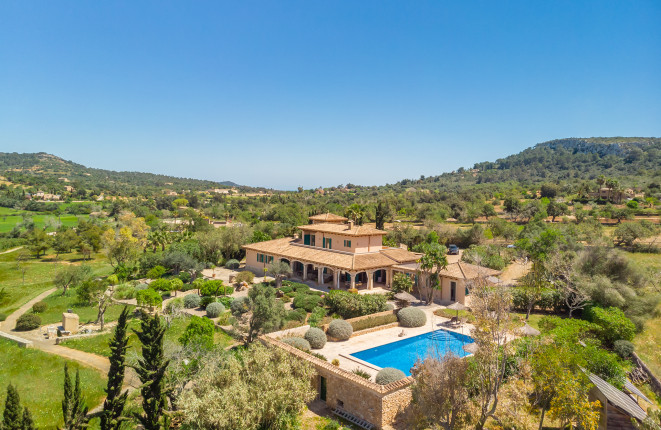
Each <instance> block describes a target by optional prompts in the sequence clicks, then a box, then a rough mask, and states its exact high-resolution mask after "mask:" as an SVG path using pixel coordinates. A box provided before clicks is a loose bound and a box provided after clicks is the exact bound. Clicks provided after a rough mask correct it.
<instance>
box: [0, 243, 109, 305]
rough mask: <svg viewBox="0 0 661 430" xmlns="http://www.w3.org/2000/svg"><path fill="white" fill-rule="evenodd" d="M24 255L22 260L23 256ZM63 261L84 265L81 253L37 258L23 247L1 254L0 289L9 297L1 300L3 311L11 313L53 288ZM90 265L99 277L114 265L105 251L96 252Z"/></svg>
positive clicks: (89, 262)
mask: <svg viewBox="0 0 661 430" xmlns="http://www.w3.org/2000/svg"><path fill="white" fill-rule="evenodd" d="M23 257H24V258H25V259H24V260H22V258H23ZM64 264H82V259H81V256H80V254H78V253H71V254H60V256H59V258H58V259H55V255H51V254H48V255H46V256H42V257H41V258H35V257H34V256H33V255H30V254H28V253H27V252H26V251H24V250H16V251H13V252H9V253H6V254H0V290H1V289H4V292H5V293H6V297H4V299H2V301H1V302H0V313H4V314H9V313H11V312H13V311H14V310H16V309H17V308H19V307H20V306H21V305H22V304H24V303H25V302H27V301H29V300H30V299H32V298H33V297H35V296H37V295H39V294H40V293H42V292H43V291H46V290H48V289H49V288H52V287H53V278H54V276H55V273H56V272H57V270H58V268H59V267H61V266H62V265H64ZM85 264H89V265H90V266H91V267H92V269H93V271H94V275H96V276H105V275H109V274H110V273H111V272H112V268H111V266H110V264H109V263H108V261H107V259H106V257H105V256H104V255H103V254H95V255H94V256H93V257H92V259H91V260H90V261H86V262H85Z"/></svg>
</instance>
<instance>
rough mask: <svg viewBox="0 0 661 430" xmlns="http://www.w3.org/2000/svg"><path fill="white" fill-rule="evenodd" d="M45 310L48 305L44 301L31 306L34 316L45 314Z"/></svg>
mask: <svg viewBox="0 0 661 430" xmlns="http://www.w3.org/2000/svg"><path fill="white" fill-rule="evenodd" d="M46 309H48V303H46V302H44V301H41V302H37V303H35V304H34V305H32V312H34V313H35V314H40V313H43V312H46Z"/></svg>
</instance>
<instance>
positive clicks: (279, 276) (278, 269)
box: [266, 260, 291, 288]
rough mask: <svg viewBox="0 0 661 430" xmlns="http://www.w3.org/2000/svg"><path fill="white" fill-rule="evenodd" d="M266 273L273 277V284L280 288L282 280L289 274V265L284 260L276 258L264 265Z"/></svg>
mask: <svg viewBox="0 0 661 430" xmlns="http://www.w3.org/2000/svg"><path fill="white" fill-rule="evenodd" d="M266 273H267V274H268V275H271V276H273V277H274V278H275V286H276V287H277V288H280V287H281V286H282V280H283V279H284V278H286V277H287V276H289V275H291V267H290V266H289V264H287V263H285V262H284V261H282V260H277V261H274V262H273V263H271V264H269V265H268V266H266Z"/></svg>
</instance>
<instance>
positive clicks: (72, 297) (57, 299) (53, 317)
mask: <svg viewBox="0 0 661 430" xmlns="http://www.w3.org/2000/svg"><path fill="white" fill-rule="evenodd" d="M44 302H46V303H48V309H46V312H43V313H40V314H39V316H41V322H42V324H53V323H57V322H61V321H62V312H66V311H67V309H71V310H73V312H74V313H75V314H77V315H78V316H79V317H80V324H86V323H90V322H94V321H96V316H97V313H98V310H97V308H96V306H93V305H92V306H90V305H88V304H81V303H78V298H77V297H76V290H75V289H73V290H72V289H69V290H68V291H67V294H66V295H64V296H63V295H62V291H61V290H58V291H56V292H54V293H53V294H51V295H50V296H48V297H46V299H45V300H44ZM129 307H130V308H133V306H129ZM123 308H124V306H123V305H112V306H109V307H108V309H106V314H105V321H106V322H111V321H116V320H117V318H119V314H121V313H122V309H123Z"/></svg>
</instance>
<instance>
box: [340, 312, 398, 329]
mask: <svg viewBox="0 0 661 430" xmlns="http://www.w3.org/2000/svg"><path fill="white" fill-rule="evenodd" d="M394 322H397V315H395V314H388V315H379V316H374V317H369V318H365V319H364V320H359V321H352V322H351V327H353V331H359V330H366V329H368V328H372V327H378V326H381V325H386V324H390V323H394Z"/></svg>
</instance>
